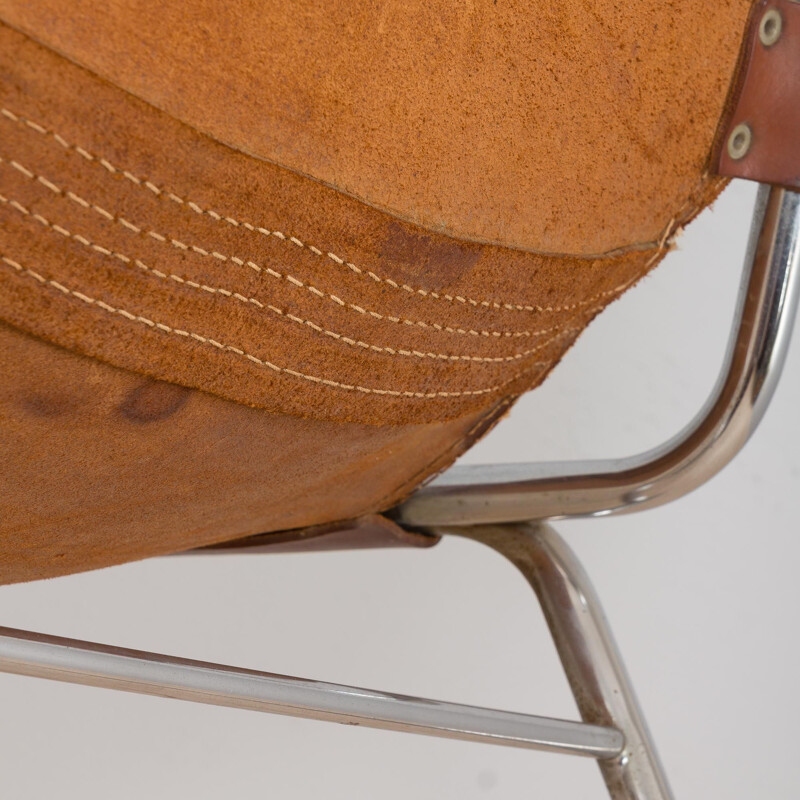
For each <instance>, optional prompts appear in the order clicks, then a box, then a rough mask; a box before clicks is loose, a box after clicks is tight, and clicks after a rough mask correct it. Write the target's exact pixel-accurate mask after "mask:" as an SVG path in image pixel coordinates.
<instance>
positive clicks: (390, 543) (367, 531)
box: [190, 514, 441, 554]
mask: <svg viewBox="0 0 800 800" xmlns="http://www.w3.org/2000/svg"><path fill="white" fill-rule="evenodd" d="M440 538H441V537H439V536H434V535H433V534H427V533H416V532H412V531H406V530H403V528H401V527H400V526H399V525H397V524H396V523H394V522H392V521H391V520H389V519H387V518H386V517H384V516H382V515H380V514H368V515H366V516H363V517H358V518H357V519H348V520H343V521H341V522H334V523H331V524H330V525H314V526H312V527H310V528H298V529H296V530H293V531H278V532H276V533H261V534H258V535H257V536H247V537H245V538H243V539H237V540H236V541H233V542H222V543H221V544H215V545H211V546H210V547H202V548H199V549H197V550H192V551H190V552H191V553H213V554H218V553H219V552H220V551H227V552H231V553H236V552H247V553H309V552H319V551H323V550H366V549H374V548H383V547H432V546H433V545H435V544H436V543H437V542H438V541H439V539H440Z"/></svg>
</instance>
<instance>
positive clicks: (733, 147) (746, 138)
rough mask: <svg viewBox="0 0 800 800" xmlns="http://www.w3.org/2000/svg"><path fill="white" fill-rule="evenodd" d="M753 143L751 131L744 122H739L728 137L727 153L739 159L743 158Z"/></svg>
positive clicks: (735, 159) (736, 159)
mask: <svg viewBox="0 0 800 800" xmlns="http://www.w3.org/2000/svg"><path fill="white" fill-rule="evenodd" d="M752 143H753V131H752V129H751V128H750V126H749V125H748V124H747V123H746V122H741V123H739V124H738V125H737V126H736V127H735V128H734V129H733V130H732V131H731V135H730V136H729V137H728V155H729V156H730V157H731V158H732V159H733V160H734V161H739V160H740V159H742V158H744V157H745V156H746V155H747V153H748V151H749V150H750V145H751V144H752Z"/></svg>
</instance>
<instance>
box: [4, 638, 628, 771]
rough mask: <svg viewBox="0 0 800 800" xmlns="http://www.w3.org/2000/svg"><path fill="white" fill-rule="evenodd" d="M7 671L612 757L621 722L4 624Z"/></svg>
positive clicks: (621, 743) (619, 744)
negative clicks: (543, 713)
mask: <svg viewBox="0 0 800 800" xmlns="http://www.w3.org/2000/svg"><path fill="white" fill-rule="evenodd" d="M0 672H11V673H17V674H20V675H31V676H34V677H40V678H51V679H54V680H58V681H65V682H67V683H78V684H84V685H89V686H101V687H105V688H110V689H121V690H123V691H126V692H136V693H139V694H149V695H158V696H161V697H172V698H177V699H180V700H193V701H194V702H198V703H208V704H211V705H219V706H229V707H231V708H246V709H250V710H253V711H266V712H271V713H275V714H284V715H288V716H294V717H306V718H309V719H321V720H328V721H331V722H342V723H345V724H348V725H363V726H366V727H370V728H387V729H390V730H397V731H407V732H410V733H424V734H428V735H431V736H441V737H446V738H451V739H466V740H470V741H476V742H490V743H493V744H503V745H509V746H511V747H525V748H529V749H531V750H548V751H551V752H558V753H567V754H570V755H577V756H588V757H591V758H602V759H606V758H613V757H614V756H618V755H619V754H620V753H621V752H622V750H623V747H624V745H625V741H624V738H623V736H622V734H621V733H620V732H619V731H618V730H616V729H615V728H613V727H610V726H605V725H588V724H585V723H582V722H571V721H568V720H561V719H551V718H549V717H537V716H533V715H528V714H515V713H512V712H510V711H497V710H495V709H490V708H479V707H476V706H468V705H460V704H457V703H443V702H439V701H436V700H423V699H420V698H415V697H406V696H404V695H398V694H387V693H386V692H375V691H372V690H370V689H359V688H356V687H354V686H341V685H339V684H334V683H322V682H320V681H313V680H304V679H303V678H292V677H288V676H286V675H275V674H272V673H269V672H256V671H254V670H247V669H238V668H236V667H227V666H222V665H221V664H209V663H205V662H202V661H190V660H187V659H183V658H173V657H171V656H164V655H158V654H156V653H146V652H141V651H138V650H123V649H120V648H116V647H108V646H106V645H100V644H93V643H91V642H81V641H77V640H75V639H62V638H59V637H55V636H45V635H42V634H38V633H30V632H28V631H18V630H14V629H12V628H0Z"/></svg>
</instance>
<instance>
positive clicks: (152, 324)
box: [0, 254, 552, 399]
mask: <svg viewBox="0 0 800 800" xmlns="http://www.w3.org/2000/svg"><path fill="white" fill-rule="evenodd" d="M0 261H2V262H3V263H4V264H6V265H8V266H9V267H11V268H12V269H14V270H16V271H17V273H19V274H20V275H27V276H29V277H32V278H34V279H35V280H36V281H38V282H39V283H41V284H46V285H49V286H52V287H53V288H55V289H57V290H58V291H59V292H62V293H63V294H66V295H69V296H71V297H75V298H76V299H78V300H80V301H81V302H84V303H86V304H88V305H93V306H97V307H98V308H100V309H102V310H103V311H106V312H108V313H111V314H119V315H120V316H123V317H125V319H128V320H130V321H131V322H138V323H140V324H142V325H147V326H148V327H149V328H154V329H156V328H157V329H158V330H160V331H163V332H164V333H173V334H175V335H177V336H183V337H190V338H192V339H194V340H195V341H197V342H200V343H201V344H208V345H211V346H212V347H215V348H217V349H219V350H224V351H226V352H230V353H234V354H235V355H238V356H241V357H243V358H246V359H248V360H249V361H252V362H254V363H255V364H258V365H259V366H262V367H266V368H267V369H270V370H272V371H273V372H278V373H284V374H286V375H291V376H293V377H295V378H302V379H303V380H307V381H311V382H312V383H319V384H323V385H325V386H331V387H333V388H336V389H344V390H346V391H355V392H361V393H362V394H377V395H388V396H391V397H411V398H419V399H435V398H440V397H464V396H475V395H484V394H493V393H495V392H497V391H499V390H500V389H502V388H504V387H505V386H508V385H509V384H511V383H513V382H514V381H516V380H517V379H518V378H520V377H522V376H523V375H525V374H526V373H528V372H530V371H531V369H532V368H533V367H548V366H550V365H551V364H552V362H551V361H541V362H536V363H534V364H531V365H528V367H526V368H525V369H524V370H521V371H520V372H518V373H516V374H515V375H513V376H512V377H511V378H509V379H508V380H506V381H503V382H502V383H499V384H497V385H495V386H490V387H487V388H484V389H466V390H463V391H457V392H411V391H401V390H397V389H375V388H373V387H368V386H359V385H357V384H348V383H340V382H339V381H333V380H330V379H328V378H320V377H318V376H316V375H308V374H306V373H303V372H298V371H296V370H293V369H289V368H288V367H279V366H277V365H276V364H273V363H272V362H270V361H266V360H264V359H261V358H258V356H254V355H253V354H252V353H248V352H246V351H244V350H242V349H241V348H239V347H234V346H233V345H229V344H224V343H222V342H218V341H216V340H215V339H211V338H209V337H207V336H201V335H200V334H198V333H193V332H191V331H185V330H182V329H180V328H173V327H171V326H169V325H165V324H164V323H162V322H156V321H154V320H151V319H149V318H148V317H143V316H140V315H138V314H133V313H131V312H130V311H126V310H125V309H123V308H115V307H114V306H112V305H109V304H108V303H105V302H103V301H102V300H98V299H96V298H94V297H89V296H88V295H85V294H83V293H82V292H78V291H75V290H73V289H69V288H68V287H66V286H64V285H63V284H61V283H58V282H57V281H54V280H50V279H48V278H45V277H43V276H42V275H40V274H39V273H38V272H34V270H32V269H28V268H27V267H23V266H22V265H21V264H19V263H18V262H16V261H14V260H13V259H11V258H8V257H7V256H5V255H2V254H0Z"/></svg>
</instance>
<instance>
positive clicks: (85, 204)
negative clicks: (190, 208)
mask: <svg viewBox="0 0 800 800" xmlns="http://www.w3.org/2000/svg"><path fill="white" fill-rule="evenodd" d="M0 163H4V164H8V165H9V166H10V167H12V168H13V169H14V170H16V171H17V172H19V173H20V174H21V175H24V176H25V177H26V178H28V180H31V181H34V182H36V183H40V184H41V185H42V186H44V187H45V188H47V189H49V190H50V191H51V192H53V193H54V194H56V195H58V196H60V197H65V198H67V199H68V200H70V201H72V202H73V203H76V204H77V205H79V206H80V207H81V208H84V209H88V210H91V211H94V212H95V213H97V214H99V215H100V216H101V217H103V218H104V219H105V220H107V221H109V222H116V223H118V224H120V225H121V226H122V227H123V228H125V229H126V230H127V231H129V232H130V233H133V234H136V235H140V236H148V237H150V238H152V239H154V240H155V241H157V242H160V243H162V244H169V245H172V246H173V247H175V248H176V249H178V250H181V251H183V252H187V251H191V252H193V253H197V254H198V255H201V256H203V257H210V258H214V259H216V260H218V261H222V262H228V261H230V262H232V263H233V264H236V265H237V266H240V267H249V268H250V269H252V270H254V271H255V272H257V273H259V274H262V275H263V274H266V275H269V276H270V277H273V278H276V279H278V280H283V281H286V282H288V283H289V284H291V285H292V286H295V287H296V288H299V289H305V290H306V291H308V292H310V293H311V294H312V295H314V296H315V297H317V298H318V299H325V300H330V301H332V302H334V303H336V304H337V305H339V306H341V307H342V308H347V309H350V310H352V311H356V312H357V313H359V314H362V315H366V316H369V317H372V318H374V319H379V320H386V321H388V322H392V323H399V324H403V325H411V326H419V327H422V328H426V329H433V330H436V331H440V332H447V333H456V334H461V335H470V336H487V337H488V336H491V337H504V336H519V335H532V333H533V332H530V331H501V330H491V329H488V330H473V329H463V328H453V327H450V326H448V325H440V324H439V323H435V322H431V323H429V322H423V321H421V320H409V319H404V318H402V317H394V316H389V315H384V314H379V313H378V312H377V311H373V310H371V309H368V308H364V307H362V306H359V305H356V304H355V303H350V302H347V301H345V300H342V299H341V298H340V297H338V296H337V295H335V294H330V293H328V292H324V291H322V290H321V289H318V288H317V287H316V286H313V285H311V284H307V283H304V282H303V281H301V280H298V279H297V278H295V277H294V276H293V275H290V274H288V273H282V272H277V271H276V270H274V269H272V268H271V267H267V266H264V267H262V266H261V265H259V264H256V263H255V262H254V261H249V260H248V261H245V260H244V259H242V258H239V257H237V256H227V255H224V254H223V253H219V252H217V251H216V250H212V251H209V250H206V249H205V248H202V247H198V246H197V245H190V244H186V243H185V242H182V241H180V240H178V239H172V238H170V237H168V236H165V235H163V234H161V233H158V232H157V231H154V230H146V229H144V228H141V227H139V226H138V225H135V224H134V223H132V222H130V220H128V219H126V218H125V217H121V216H116V215H114V214H112V213H111V212H110V211H107V210H106V209H105V208H103V207H102V206H98V205H96V204H94V203H91V202H89V201H88V200H86V199H84V198H83V197H81V196H80V195H78V194H75V193H74V192H72V191H68V190H65V189H63V188H61V187H60V186H58V185H56V184H55V183H53V182H52V181H51V180H49V179H48V178H45V177H44V176H43V175H39V174H37V173H35V172H33V171H32V170H30V169H28V168H27V167H26V166H25V165H23V164H20V163H19V162H18V161H15V160H9V159H6V158H3V157H2V156H0ZM662 241H663V237H662ZM659 253H660V251H657V253H656V256H658V254H659ZM636 280H637V276H634V277H633V278H630V279H629V280H627V281H625V282H624V283H622V284H619V285H618V286H615V287H614V288H613V289H607V290H606V291H604V292H600V293H598V294H596V295H594V296H593V297H589V298H587V299H585V300H581V301H579V302H577V303H572V304H570V305H564V306H558V307H547V308H543V309H541V310H542V312H548V313H551V312H562V311H575V310H577V309H579V308H584V307H586V306H588V305H591V304H592V303H595V302H597V301H598V300H602V299H604V298H606V297H611V296H613V295H617V294H621V293H622V292H624V291H625V289H627V288H628V287H629V286H630V285H631V284H633V283H635V281H636Z"/></svg>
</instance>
